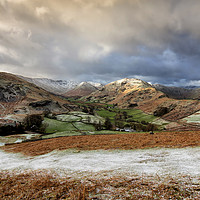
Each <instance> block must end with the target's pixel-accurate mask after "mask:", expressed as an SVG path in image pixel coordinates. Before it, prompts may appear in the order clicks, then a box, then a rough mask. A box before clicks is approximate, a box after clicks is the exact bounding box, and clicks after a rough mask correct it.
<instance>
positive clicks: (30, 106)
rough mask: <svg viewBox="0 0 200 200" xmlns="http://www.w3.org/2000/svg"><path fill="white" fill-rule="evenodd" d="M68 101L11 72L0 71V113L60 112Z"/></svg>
mask: <svg viewBox="0 0 200 200" xmlns="http://www.w3.org/2000/svg"><path fill="white" fill-rule="evenodd" d="M63 105H68V102H67V101H65V100H62V99H61V98H59V97H57V96H55V95H53V94H51V93H49V92H47V91H46V90H44V89H42V88H40V87H38V86H36V85H34V84H32V83H29V82H27V81H25V80H23V79H21V78H19V77H17V76H15V75H13V74H9V73H4V72H1V73H0V115H1V116H5V115H8V114H30V113H41V112H43V111H44V110H47V109H48V110H50V111H53V112H61V111H63V110H64V109H65V107H67V106H65V107H64V106H63Z"/></svg>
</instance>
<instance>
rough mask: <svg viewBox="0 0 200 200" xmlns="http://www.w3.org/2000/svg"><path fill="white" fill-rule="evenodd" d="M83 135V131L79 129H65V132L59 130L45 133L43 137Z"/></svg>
mask: <svg viewBox="0 0 200 200" xmlns="http://www.w3.org/2000/svg"><path fill="white" fill-rule="evenodd" d="M76 135H81V132H79V131H63V132H57V133H52V134H48V135H43V136H42V139H49V138H56V137H65V136H76Z"/></svg>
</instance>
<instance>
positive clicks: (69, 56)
mask: <svg viewBox="0 0 200 200" xmlns="http://www.w3.org/2000/svg"><path fill="white" fill-rule="evenodd" d="M199 7H200V1H199V0H190V1H188V0H182V1H180V0H168V1H166V0H57V1H55V0H35V1H29V0H0V70H1V71H8V72H13V73H18V74H22V75H26V76H32V77H36V76H37V77H49V78H57V79H61V78H62V79H77V80H81V81H83V80H90V81H101V82H109V81H113V80H117V79H120V78H124V77H136V78H141V79H143V80H146V81H150V82H153V83H163V84H176V85H183V84H188V83H198V80H199V75H198V74H199V73H200V67H199V63H200V26H199V19H200V12H199Z"/></svg>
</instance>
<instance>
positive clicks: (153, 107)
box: [0, 72, 200, 123]
mask: <svg viewBox="0 0 200 200" xmlns="http://www.w3.org/2000/svg"><path fill="white" fill-rule="evenodd" d="M63 97H67V98H68V97H76V98H79V99H80V100H81V101H82V102H83V103H82V104H84V102H86V101H87V102H88V101H90V102H91V103H100V104H107V105H109V104H112V105H113V106H115V107H118V108H120V109H133V108H136V109H139V110H142V111H143V112H144V113H147V114H151V115H154V116H157V117H160V118H162V119H164V120H167V121H170V122H177V121H179V120H183V119H185V118H186V117H188V116H191V115H194V114H195V113H198V111H200V102H199V98H200V89H199V88H195V89H186V88H179V87H168V86H163V85H152V84H149V83H147V82H145V81H142V80H140V79H134V78H131V79H129V78H124V79H121V80H118V81H114V82H111V83H109V84H107V85H104V86H103V85H102V84H99V83H91V82H81V83H78V82H74V81H63V80H51V79H33V78H26V77H22V76H20V77H19V76H16V75H13V74H9V73H3V72H2V73H0V111H1V112H0V115H1V116H0V117H2V116H6V115H16V114H18V115H20V114H22V115H23V114H29V113H42V112H44V111H46V110H48V111H51V112H54V113H63V112H68V111H69V110H78V109H79V108H78V106H77V105H76V104H74V103H73V102H70V101H68V100H67V99H65V98H63ZM94 105H95V104H94ZM181 123H183V122H181Z"/></svg>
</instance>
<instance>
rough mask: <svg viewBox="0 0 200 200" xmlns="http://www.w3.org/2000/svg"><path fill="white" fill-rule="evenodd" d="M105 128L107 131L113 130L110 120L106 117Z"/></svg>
mask: <svg viewBox="0 0 200 200" xmlns="http://www.w3.org/2000/svg"><path fill="white" fill-rule="evenodd" d="M105 128H106V130H111V128H112V124H111V121H110V118H108V117H106V121H105Z"/></svg>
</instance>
